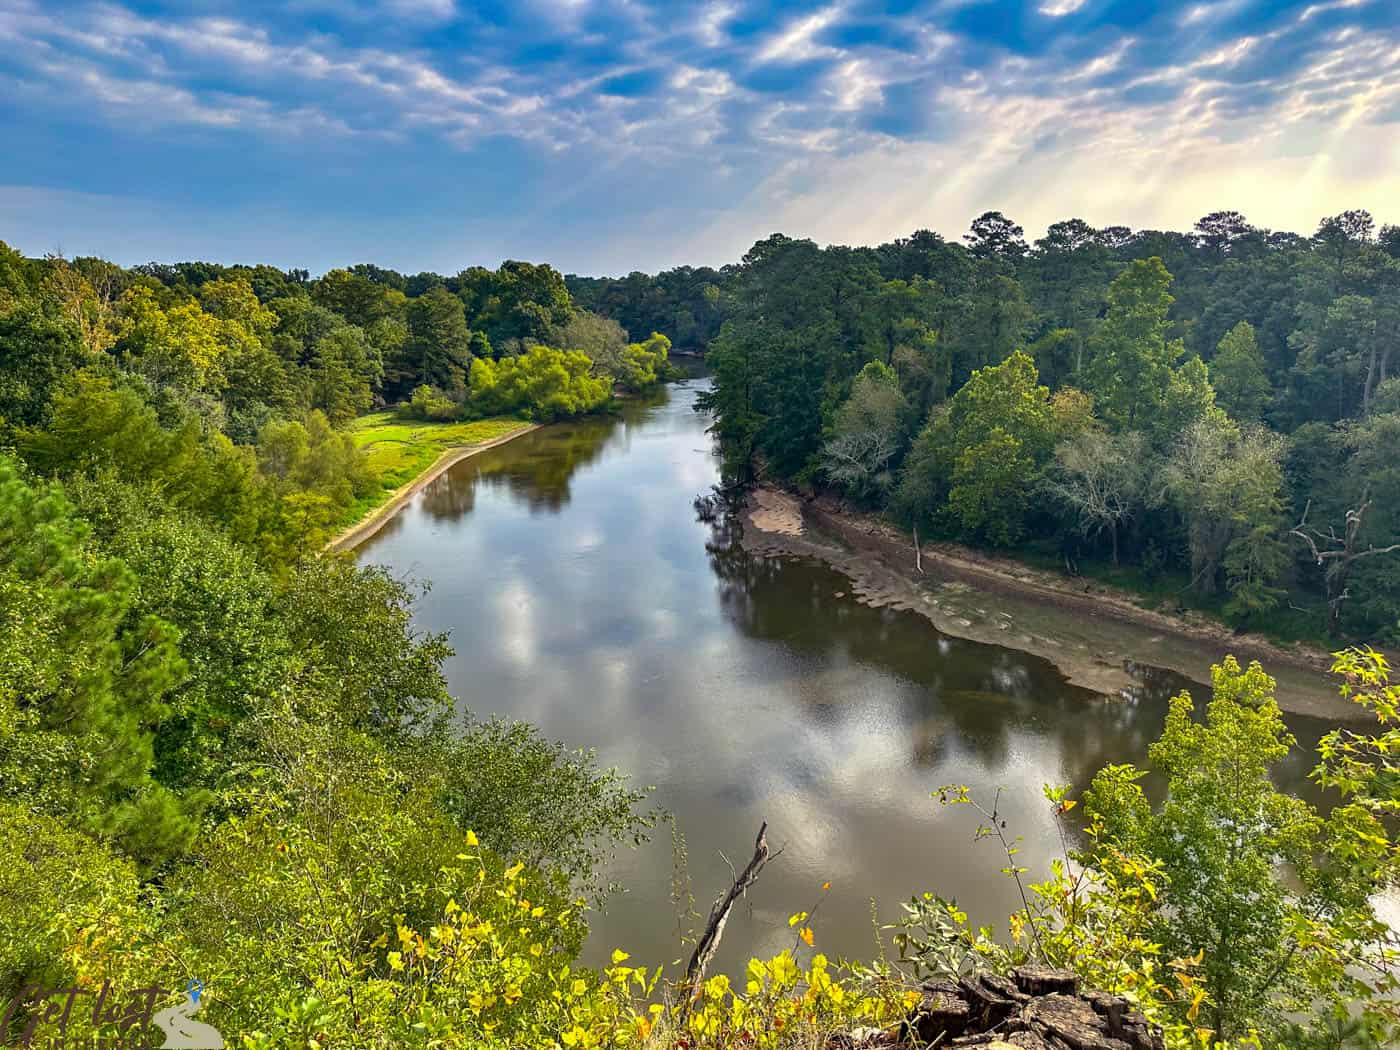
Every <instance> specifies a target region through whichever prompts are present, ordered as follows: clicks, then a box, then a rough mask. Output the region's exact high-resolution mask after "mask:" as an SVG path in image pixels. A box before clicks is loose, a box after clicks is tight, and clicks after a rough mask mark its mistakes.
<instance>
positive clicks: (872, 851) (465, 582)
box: [356, 380, 1328, 967]
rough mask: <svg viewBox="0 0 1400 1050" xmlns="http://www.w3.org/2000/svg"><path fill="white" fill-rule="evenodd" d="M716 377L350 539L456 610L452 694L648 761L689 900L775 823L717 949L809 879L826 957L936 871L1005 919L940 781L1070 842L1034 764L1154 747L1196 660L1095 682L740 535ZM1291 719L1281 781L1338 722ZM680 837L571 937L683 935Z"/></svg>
mask: <svg viewBox="0 0 1400 1050" xmlns="http://www.w3.org/2000/svg"><path fill="white" fill-rule="evenodd" d="M705 382H706V381H705V380H695V381H691V382H689V383H685V384H679V385H675V386H672V387H670V388H668V389H667V390H665V391H662V392H660V393H658V394H657V395H655V396H654V397H651V398H647V399H643V400H636V401H630V402H627V403H626V404H625V406H624V408H623V410H622V412H621V414H620V415H619V416H616V417H611V418H604V419H589V420H584V421H581V422H577V423H570V424H560V425H557V426H552V427H546V428H543V429H541V430H537V431H535V432H533V433H530V434H527V435H525V436H523V437H521V438H519V439H517V440H515V441H512V442H510V443H508V444H506V445H503V446H501V447H499V448H496V449H492V450H489V451H486V452H483V453H481V454H480V455H478V456H475V457H473V458H471V459H468V460H465V461H463V462H461V463H459V464H458V465H457V466H456V467H454V468H453V469H451V470H450V471H448V472H447V473H445V474H444V475H443V476H441V477H440V478H438V479H437V480H435V481H434V482H433V483H431V484H430V485H428V486H427V487H425V488H424V490H423V491H422V492H421V493H419V494H418V495H417V496H416V497H415V498H414V500H413V501H412V502H411V503H409V504H408V505H407V506H405V507H404V508H403V509H402V510H401V511H400V512H399V513H398V514H397V515H396V516H394V517H393V518H392V519H390V520H389V521H388V522H387V523H386V525H385V527H384V528H383V529H381V530H380V531H379V532H378V533H376V534H375V535H373V536H372V537H370V538H368V539H367V540H366V541H365V542H363V543H362V544H361V545H360V547H359V548H358V549H357V554H356V556H357V557H358V558H359V559H360V560H361V561H362V562H365V563H373V564H379V565H384V566H387V567H389V568H390V569H391V570H392V571H393V572H394V573H395V574H397V575H400V576H405V577H409V578H413V579H415V580H419V581H422V582H425V583H427V584H429V585H430V589H429V590H428V592H427V594H426V595H425V596H424V597H423V598H422V599H421V600H420V602H419V604H418V607H417V612H416V620H417V623H418V625H419V626H420V627H422V628H424V629H427V630H433V631H449V632H451V643H452V645H453V647H454V648H455V650H456V655H455V656H454V657H453V658H452V659H451V660H450V661H449V662H448V664H447V667H446V673H447V676H448V678H449V681H450V683H451V686H452V690H453V692H454V694H455V695H456V696H457V697H459V698H460V701H461V703H462V704H463V705H464V707H465V708H466V709H468V710H470V711H471V712H473V713H474V714H476V715H477V716H480V717H486V716H489V715H493V714H497V715H502V716H506V717H509V718H519V719H525V720H528V721H530V722H532V723H534V724H535V725H537V726H539V727H540V728H541V730H543V732H544V733H545V734H547V735H548V736H550V737H552V738H555V739H559V740H563V741H565V742H567V743H568V744H569V745H570V746H571V747H580V748H595V749H596V750H597V752H598V756H599V759H600V761H601V762H602V763H604V764H606V765H615V766H617V767H618V768H620V769H621V770H623V771H624V772H626V773H628V774H629V775H630V776H631V777H632V778H633V780H634V782H635V783H636V784H638V785H654V786H655V792H654V801H655V802H656V803H657V804H659V805H660V806H661V807H664V809H665V810H667V811H669V812H670V813H671V814H673V815H674V821H675V827H676V830H677V832H678V833H679V835H680V836H683V839H684V843H685V853H686V856H687V858H688V859H687V861H686V863H684V864H683V865H680V867H681V869H682V870H683V871H684V872H685V873H686V874H687V875H688V878H689V882H690V884H691V886H692V887H693V894H694V898H695V910H696V911H698V912H700V913H702V914H703V913H705V912H706V911H707V910H708V907H709V902H710V901H711V900H712V899H713V898H714V896H715V895H716V894H717V893H719V892H720V891H721V890H722V889H723V888H724V887H726V886H727V885H728V882H729V879H730V870H729V867H728V866H727V862H726V860H725V859H724V858H725V857H727V858H728V860H729V861H730V862H733V863H734V865H735V866H736V867H739V866H742V865H743V864H744V863H745V861H746V860H747V858H748V855H749V853H750V851H751V849H752V844H753V838H754V834H755V832H756V830H757V828H758V825H759V823H760V821H763V820H766V821H768V823H769V825H770V830H769V840H770V843H771V845H772V846H773V847H774V848H775V849H776V848H778V847H781V848H782V850H783V852H782V854H781V856H779V857H778V858H777V859H776V860H774V861H773V862H772V863H771V864H770V865H769V866H768V868H767V869H766V870H765V871H764V872H763V875H762V877H761V879H760V880H759V883H758V885H757V886H756V887H755V888H754V889H753V890H752V891H751V892H750V894H749V896H748V899H747V901H746V902H745V903H744V904H742V905H741V906H740V908H738V909H736V911H735V913H734V915H733V917H732V918H731V921H730V924H729V929H728V931H727V933H726V936H725V942H724V949H723V951H722V953H721V960H720V962H721V965H728V966H731V967H732V966H733V965H734V963H735V962H736V961H737V960H739V959H740V958H742V957H744V956H746V955H748V954H750V953H755V952H760V953H771V952H776V951H779V950H781V949H782V948H784V947H791V946H792V945H793V943H794V941H793V931H792V930H791V929H790V928H789V926H788V923H787V918H788V916H789V915H790V914H791V913H793V912H796V911H799V910H811V909H812V907H813V905H814V904H816V903H817V902H818V901H820V908H819V909H817V910H816V911H815V915H814V919H813V926H814V929H815V933H816V943H817V946H818V947H819V948H821V949H823V950H824V951H826V952H828V953H829V954H832V955H848V956H861V957H867V958H868V957H871V956H872V955H873V954H874V953H875V952H876V950H877V946H876V941H875V925H876V920H875V919H873V918H872V908H875V909H878V910H877V914H878V921H879V922H892V921H894V920H895V919H897V918H898V915H899V906H900V903H901V902H902V901H905V900H908V899H909V897H910V896H911V895H913V894H915V893H919V892H921V891H924V890H933V891H936V892H938V893H941V894H943V895H945V896H948V897H953V898H956V900H957V901H958V903H959V904H960V905H961V906H962V907H963V908H964V909H965V910H966V911H968V912H969V913H970V915H971V916H972V918H973V920H974V921H976V922H990V923H996V924H998V926H999V927H1001V928H1004V925H1005V917H1006V914H1007V912H1008V911H1010V910H1011V909H1012V907H1013V906H1014V904H1015V902H1016V890H1015V887H1014V886H1013V885H1012V884H1011V883H1010V882H1009V881H1008V880H1007V879H1006V878H1005V877H1004V876H1002V875H1000V874H999V872H998V869H999V868H1000V867H1002V865H1003V864H1004V858H1002V857H1000V856H999V855H998V854H997V852H996V850H995V848H994V847H993V846H992V845H991V844H990V843H988V842H981V843H974V842H973V841H972V839H973V832H974V829H975V826H976V821H975V818H974V814H972V813H971V811H970V810H968V809H967V808H966V807H947V808H942V807H940V806H939V804H938V802H937V801H936V800H935V799H933V798H931V797H930V793H931V792H932V791H933V790H934V789H936V788H937V787H938V786H940V785H942V784H947V783H960V784H967V785H969V786H971V787H972V788H973V789H974V791H975V793H977V794H978V795H979V796H981V797H982V798H984V799H986V800H987V801H989V802H990V801H991V800H992V799H993V797H995V796H996V794H997V792H998V791H1000V800H1001V801H1000V813H1001V815H1002V816H1003V817H1004V818H1005V820H1006V822H1007V832H1008V834H1011V835H1016V836H1020V837H1021V838H1022V839H1023V840H1024V841H1023V844H1022V845H1023V854H1022V857H1023V858H1024V859H1025V861H1026V863H1027V864H1029V865H1030V866H1032V867H1033V868H1035V869H1043V868H1044V865H1045V864H1046V863H1047V862H1048V860H1049V858H1051V857H1052V856H1054V855H1055V853H1056V851H1057V850H1058V841H1057V837H1056V834H1055V829H1054V826H1053V823H1052V821H1051V820H1050V819H1049V814H1048V808H1047V806H1046V804H1045V802H1044V800H1043V798H1042V795H1041V786H1042V785H1043V784H1047V783H1070V784H1073V785H1075V786H1076V787H1078V788H1082V787H1083V786H1084V785H1085V784H1086V783H1087V782H1088V779H1089V778H1090V777H1091V776H1092V775H1093V772H1094V771H1095V770H1096V769H1097V768H1099V767H1100V766H1101V765H1103V764H1104V763H1107V762H1122V761H1142V760H1143V758H1144V756H1145V754H1146V748H1147V744H1148V743H1149V742H1150V741H1151V740H1153V739H1155V737H1156V736H1157V735H1158V733H1159V732H1160V730H1161V725H1162V718H1163V716H1164V714H1165V711H1166V701H1167V698H1168V696H1169V695H1171V693H1173V692H1174V691H1176V690H1177V689H1179V688H1181V687H1182V686H1183V685H1187V684H1189V683H1187V682H1185V680H1183V679H1181V678H1180V677H1179V676H1177V675H1175V674H1172V673H1168V672H1153V671H1152V670H1151V669H1150V668H1145V669H1144V670H1143V672H1142V679H1141V682H1140V686H1139V688H1137V689H1134V690H1133V691H1132V692H1131V694H1130V695H1128V696H1126V697H1122V696H1118V697H1112V698H1108V697H1103V696H1099V695H1097V694H1095V693H1092V692H1089V691H1088V690H1086V689H1083V688H1079V687H1077V686H1074V685H1071V684H1069V683H1068V682H1067V680H1066V679H1065V677H1064V676H1063V675H1062V674H1061V673H1060V672H1059V671H1057V670H1056V669H1055V667H1054V666H1053V665H1051V664H1050V663H1048V662H1046V661H1045V660H1043V659H1041V658H1039V657H1035V656H1031V655H1028V654H1026V653H1022V652H1018V651H1016V650H1014V649H1008V648H1002V647H1000V646H996V645H988V644H982V643H979V642H973V641H967V640H962V639H958V638H954V637H949V636H945V635H942V634H940V633H939V632H938V631H937V630H935V629H934V627H933V626H932V624H930V623H929V621H928V620H926V619H925V618H923V617H921V616H919V615H917V614H915V613H912V612H900V611H894V610H892V609H878V608H871V607H868V606H866V605H862V604H859V603H858V602H857V601H856V600H855V599H854V598H853V597H852V596H851V594H850V591H851V583H850V580H848V579H847V578H846V577H845V576H843V575H841V574H840V573H838V572H836V571H835V570H833V569H831V568H828V567H826V566H825V565H824V564H822V563H818V562H815V561H811V560H806V559H802V558H795V557H771V556H768V557H764V556H754V555H750V554H749V553H746V552H745V550H744V549H743V548H742V547H740V546H739V545H738V543H737V542H736V541H735V539H734V535H733V531H734V530H733V529H732V528H726V527H724V525H723V524H718V525H717V524H711V523H707V522H706V521H704V520H701V516H700V515H698V514H697V512H696V509H695V506H694V501H695V499H696V497H697V496H701V495H705V494H706V493H708V492H709V491H710V490H711V488H712V486H714V485H715V483H716V482H717V480H718V462H717V459H716V457H715V454H714V451H713V448H712V443H711V440H710V438H709V436H708V435H707V434H706V426H707V424H708V420H707V418H706V417H704V416H703V415H701V414H699V413H697V412H696V411H695V410H694V401H695V397H696V394H697V392H698V391H699V390H700V389H702V388H703V386H704V384H705ZM1206 675H1207V668H1205V667H1202V668H1201V669H1200V676H1199V677H1201V678H1204V677H1206ZM1195 691H1196V696H1197V699H1198V700H1203V699H1204V698H1205V697H1206V692H1205V691H1204V690H1203V689H1199V688H1197V689H1196V690H1195ZM1289 723H1290V726H1291V727H1292V729H1293V730H1294V732H1295V733H1296V734H1297V736H1298V738H1299V741H1300V744H1301V745H1302V747H1300V748H1299V749H1298V750H1296V751H1295V753H1294V756H1293V757H1292V759H1291V760H1290V761H1289V762H1288V763H1287V764H1286V766H1285V768H1284V769H1283V771H1282V779H1283V780H1284V781H1285V782H1286V783H1287V784H1288V786H1290V787H1292V788H1300V789H1303V790H1306V782H1305V775H1306V772H1307V770H1308V768H1310V766H1311V764H1312V759H1311V755H1310V753H1309V751H1308V750H1305V748H1306V749H1310V748H1311V747H1312V745H1313V744H1314V743H1315V742H1316V740H1317V739H1318V737H1319V736H1320V734H1321V733H1322V732H1324V731H1325V729H1326V728H1328V724H1327V723H1326V722H1324V721H1321V720H1318V719H1315V718H1309V717H1304V716H1299V715H1293V716H1290V717H1289ZM676 856H677V851H676V850H675V848H674V842H673V835H672V833H671V830H670V829H669V827H667V826H665V825H663V826H659V827H658V828H657V830H656V833H655V834H654V836H653V838H652V841H651V842H650V843H649V844H647V845H645V846H643V847H642V848H640V849H638V850H635V851H634V850H626V851H624V852H622V853H621V854H620V855H619V857H618V859H617V861H616V863H615V864H614V865H613V868H612V870H611V872H610V874H611V876H612V877H613V878H615V879H617V880H618V881H620V882H621V883H622V884H623V885H624V886H626V888H627V890H626V892H625V893H623V894H621V895H619V896H616V897H614V898H613V899H612V900H611V902H610V903H609V904H608V906H607V907H606V909H605V910H604V911H603V912H602V913H599V914H594V915H593V916H592V918H591V924H592V934H591V936H590V940H589V944H588V947H587V949H586V961H591V962H598V961H600V960H601V959H603V958H604V957H605V956H606V954H607V953H608V952H609V951H610V950H611V949H612V948H614V947H619V946H620V947H624V948H626V949H627V950H628V951H630V952H631V953H632V954H633V957H634V959H636V960H638V961H646V962H648V963H651V962H657V961H664V962H668V963H669V962H671V961H672V960H675V959H677V958H679V957H681V956H682V953H683V949H682V947H681V945H680V943H679V941H678V936H677V932H678V928H679V927H680V926H681V925H683V924H682V923H681V922H679V921H678V917H677V913H678V910H679V909H678V908H677V906H676V905H675V903H674V902H673V899H672V898H673V884H674V878H673V876H674V874H675V871H676V869H677V864H676V863H675V860H676ZM682 881H684V880H682ZM825 882H830V883H831V889H830V890H829V891H827V892H825V893H823V892H822V891H821V886H822V884H823V883H825ZM872 902H873V904H872Z"/></svg>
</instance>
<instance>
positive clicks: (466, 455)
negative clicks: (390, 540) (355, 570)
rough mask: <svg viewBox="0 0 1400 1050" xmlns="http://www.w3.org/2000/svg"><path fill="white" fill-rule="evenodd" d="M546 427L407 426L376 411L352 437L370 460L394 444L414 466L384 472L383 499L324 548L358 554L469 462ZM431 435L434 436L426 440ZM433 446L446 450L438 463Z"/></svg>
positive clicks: (496, 423) (504, 423)
mask: <svg viewBox="0 0 1400 1050" xmlns="http://www.w3.org/2000/svg"><path fill="white" fill-rule="evenodd" d="M541 426H543V424H542V423H530V422H527V421H526V420H523V419H483V420H478V421H475V422H471V423H410V424H405V423H402V422H400V421H398V420H397V419H396V417H395V416H394V414H393V413H392V412H376V413H374V414H373V415H369V416H364V417H362V418H361V419H359V420H357V421H356V422H355V424H354V426H353V427H352V428H351V431H350V433H351V436H352V437H353V438H354V439H355V443H356V445H357V446H358V447H359V448H360V449H362V450H364V451H365V452H366V455H367V456H368V458H369V459H370V462H371V463H373V461H374V458H375V455H376V446H380V445H384V446H389V448H390V449H391V450H392V454H393V455H394V458H395V460H396V462H397V463H400V464H401V463H402V460H403V458H405V457H404V450H405V449H406V450H408V452H409V464H410V466H408V467H405V466H403V465H396V466H395V467H393V468H392V469H389V470H387V471H386V473H384V474H381V475H380V478H381V480H382V481H386V482H388V483H389V484H386V486H385V488H384V490H383V491H382V493H381V495H380V496H379V498H378V499H377V500H376V501H375V502H373V504H372V505H369V506H366V507H363V508H361V507H359V506H357V508H356V509H357V511H359V514H358V517H356V519H355V520H354V521H353V522H352V523H350V524H348V525H346V526H345V527H344V528H343V529H341V530H340V531H339V532H337V533H336V534H335V535H334V536H332V537H331V538H330V539H329V540H328V541H327V542H326V545H325V548H324V550H325V551H326V552H328V553H330V552H336V553H339V552H344V551H350V550H354V549H355V548H356V547H358V546H359V545H360V544H361V543H363V542H364V541H365V540H367V539H369V538H370V537H371V536H373V535H374V534H375V533H377V532H378V531H379V530H380V529H382V528H383V527H384V525H385V524H386V523H387V522H388V521H389V520H390V519H391V518H393V516H394V515H395V514H397V513H398V512H399V511H400V510H401V509H402V508H403V507H404V506H405V505H406V504H407V503H408V502H409V501H410V500H411V499H413V497H414V496H416V495H417V494H418V493H419V492H421V491H422V490H423V489H424V488H426V487H427V486H428V485H430V484H432V483H433V482H434V481H436V480H437V479H438V478H439V477H441V476H442V475H443V474H445V473H446V472H447V471H449V470H451V469H452V468H453V467H455V466H456V465H457V464H458V463H460V462H462V461H463V460H464V459H470V458H471V457H472V456H475V455H476V454H477V453H479V452H485V451H487V450H488V449H493V448H497V447H499V446H501V445H504V444H505V443H506V442H507V441H513V440H514V439H515V438H518V437H520V436H522V435H524V434H529V433H531V432H532V431H535V430H538V429H539V428H540V427H541ZM399 432H407V435H408V436H407V437H399V436H398V434H399ZM426 434H433V435H434V436H433V437H431V438H426V437H424V435H426ZM386 435H392V436H386ZM466 435H471V438H470V439H469V440H468V441H467V443H462V439H463V437H465V436H466ZM433 448H439V449H440V450H441V451H439V452H438V454H437V456H436V457H434V458H433V459H427V458H426V457H425V456H424V455H422V452H423V450H425V449H433ZM409 469H412V470H414V473H412V474H411V475H410V476H409V477H408V479H407V480H406V481H404V480H402V479H403V477H404V475H405V474H406V473H407V472H408V470H409ZM394 482H399V484H398V485H397V487H392V488H391V487H389V485H391V484H393V483H394Z"/></svg>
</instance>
